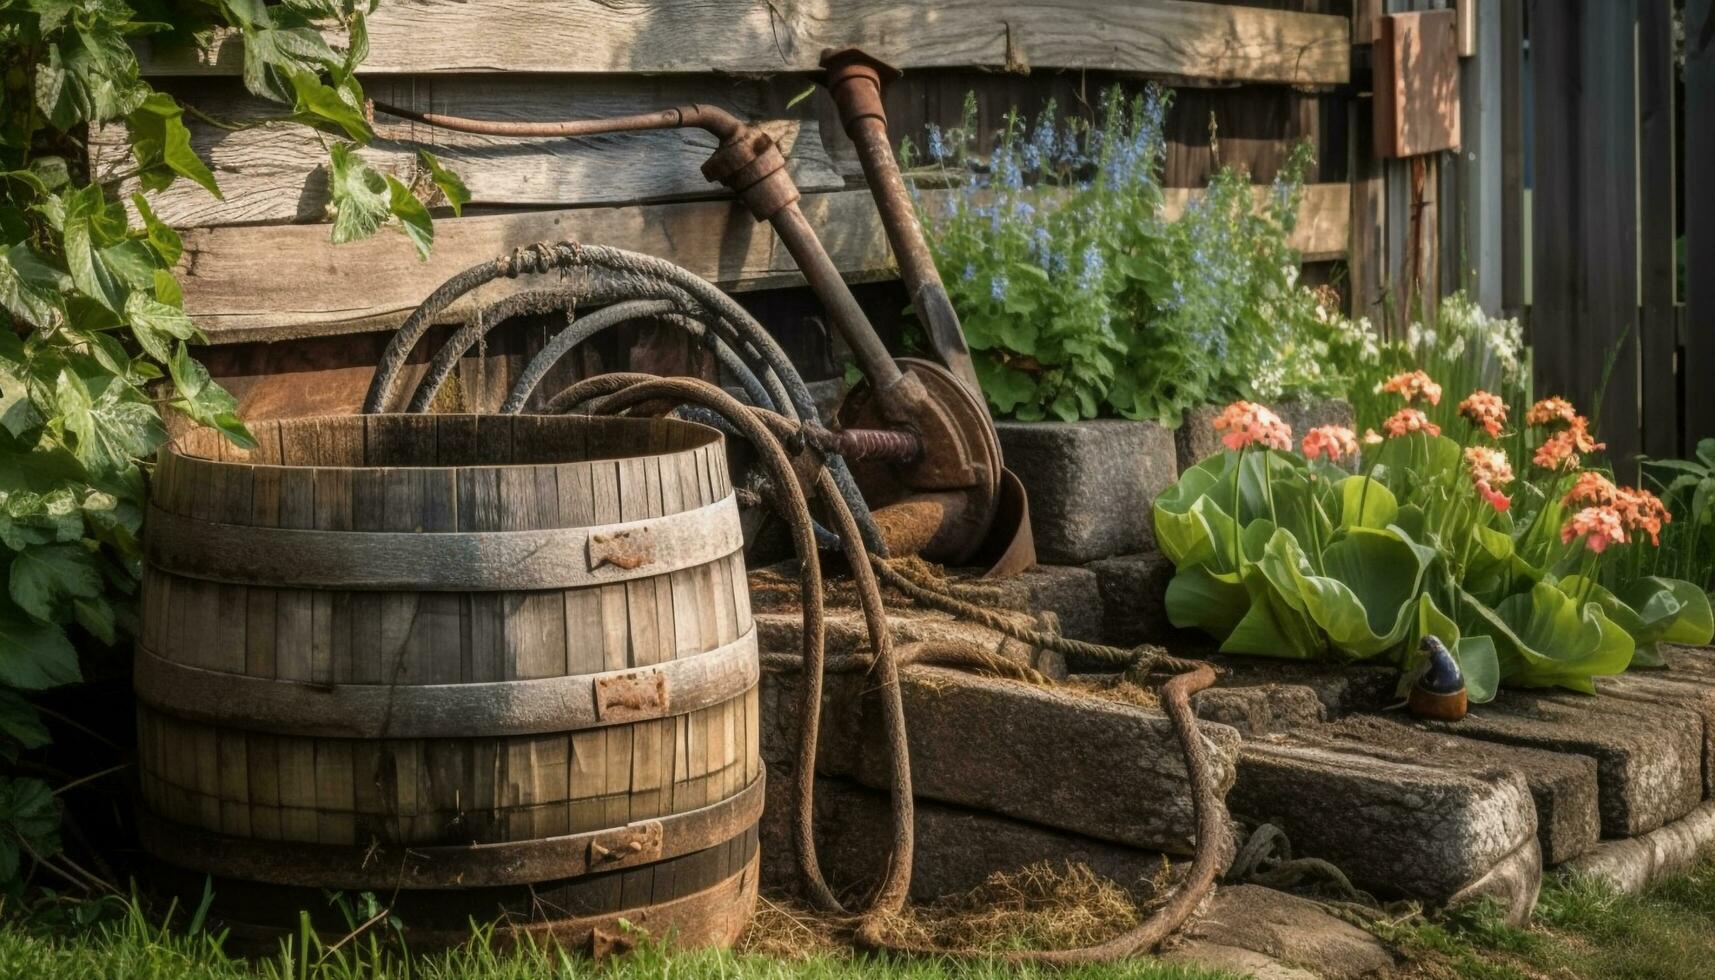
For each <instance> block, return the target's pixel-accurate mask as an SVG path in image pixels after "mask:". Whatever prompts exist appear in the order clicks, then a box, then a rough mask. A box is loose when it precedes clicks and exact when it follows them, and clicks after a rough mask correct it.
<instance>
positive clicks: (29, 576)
mask: <svg viewBox="0 0 1715 980" xmlns="http://www.w3.org/2000/svg"><path fill="white" fill-rule="evenodd" d="M9 579H10V580H9V581H8V583H7V591H8V592H9V593H10V595H11V596H12V601H13V602H15V603H17V604H18V608H19V609H22V610H24V611H25V612H27V613H29V614H30V615H31V616H34V617H35V618H37V619H39V620H41V621H43V622H47V623H54V622H60V621H62V620H64V619H65V613H66V610H67V609H68V607H69V604H70V600H72V599H88V598H92V597H94V596H98V595H100V594H101V570H100V569H99V568H98V567H96V564H95V558H94V556H93V555H91V554H90V552H89V549H88V548H85V547H83V546H82V545H77V544H50V545H40V546H37V547H34V548H26V549H24V550H23V551H20V552H19V553H18V554H17V556H16V557H14V558H13V559H12V569H11V575H10V577H9Z"/></svg>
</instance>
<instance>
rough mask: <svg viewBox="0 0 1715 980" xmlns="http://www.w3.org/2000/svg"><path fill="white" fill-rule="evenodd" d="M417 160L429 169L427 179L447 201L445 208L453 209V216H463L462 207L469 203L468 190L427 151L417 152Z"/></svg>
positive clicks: (457, 176)
mask: <svg viewBox="0 0 1715 980" xmlns="http://www.w3.org/2000/svg"><path fill="white" fill-rule="evenodd" d="M417 159H418V160H421V161H422V163H423V166H425V167H427V168H428V169H429V179H430V180H432V181H434V182H435V186H436V187H439V188H440V189H441V196H442V197H444V198H446V199H447V206H448V207H450V208H452V209H453V214H454V215H455V216H457V215H463V214H464V206H465V205H466V204H469V203H470V188H468V187H466V186H465V185H464V181H463V180H462V179H460V177H459V175H458V174H455V173H453V172H452V171H451V170H448V169H447V168H445V167H443V166H441V161H440V160H437V159H436V158H435V155H434V154H433V153H430V152H429V151H428V150H418V151H417Z"/></svg>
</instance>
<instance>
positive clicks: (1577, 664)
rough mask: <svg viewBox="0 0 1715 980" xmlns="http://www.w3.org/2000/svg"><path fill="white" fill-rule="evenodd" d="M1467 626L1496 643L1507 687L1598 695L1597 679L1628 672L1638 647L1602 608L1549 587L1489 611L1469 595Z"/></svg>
mask: <svg viewBox="0 0 1715 980" xmlns="http://www.w3.org/2000/svg"><path fill="white" fill-rule="evenodd" d="M1462 598H1463V606H1464V608H1463V613H1464V616H1465V618H1464V620H1463V624H1464V625H1465V627H1466V628H1467V630H1468V631H1470V632H1473V633H1476V634H1480V635H1484V636H1489V637H1491V638H1493V639H1494V641H1495V651H1496V653H1497V655H1498V656H1499V657H1500V662H1501V676H1502V679H1503V680H1504V682H1505V683H1507V684H1509V685H1516V686H1519V687H1556V686H1559V687H1566V688H1570V689H1571V690H1574V691H1582V692H1584V693H1586V694H1594V693H1596V685H1595V681H1594V678H1595V677H1599V676H1605V675H1609V674H1618V673H1622V672H1624V671H1625V669H1626V667H1627V665H1629V664H1630V663H1631V659H1632V653H1633V650H1634V649H1635V644H1634V643H1633V642H1632V638H1631V637H1630V636H1629V635H1627V634H1626V631H1625V630H1623V629H1621V628H1620V627H1619V626H1618V625H1617V624H1615V623H1614V621H1613V620H1611V619H1609V618H1608V616H1607V615H1606V614H1605V613H1603V611H1602V608H1601V606H1600V604H1598V603H1595V602H1588V603H1585V604H1584V605H1583V608H1582V609H1580V608H1579V607H1578V606H1579V604H1578V602H1577V600H1575V599H1574V598H1573V597H1571V596H1569V595H1567V594H1566V593H1565V592H1563V591H1561V589H1560V588H1559V587H1558V586H1556V585H1553V584H1550V583H1548V582H1538V583H1537V584H1536V585H1535V586H1533V587H1532V588H1531V590H1530V591H1529V592H1528V593H1520V594H1518V595H1513V596H1509V597H1507V598H1506V599H1505V600H1503V601H1502V602H1501V603H1500V604H1499V605H1497V606H1495V607H1494V608H1492V609H1491V608H1490V607H1488V606H1486V605H1484V604H1483V603H1481V602H1479V601H1478V600H1476V599H1475V598H1474V597H1472V596H1470V595H1469V594H1466V595H1465V596H1463V597H1462Z"/></svg>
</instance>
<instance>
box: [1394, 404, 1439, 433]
mask: <svg viewBox="0 0 1715 980" xmlns="http://www.w3.org/2000/svg"><path fill="white" fill-rule="evenodd" d="M1382 429H1383V430H1385V431H1386V432H1387V434H1388V438H1390V439H1398V438H1399V437H1400V436H1407V435H1410V434H1412V433H1413V432H1427V433H1429V434H1430V435H1432V436H1438V435H1440V434H1441V427H1440V426H1439V425H1436V424H1435V423H1434V422H1431V421H1429V416H1427V415H1424V414H1423V413H1422V412H1420V411H1418V410H1417V409H1415V408H1402V409H1400V410H1399V411H1397V412H1395V413H1393V414H1392V415H1391V416H1389V417H1388V420H1387V421H1386V422H1383V423H1382Z"/></svg>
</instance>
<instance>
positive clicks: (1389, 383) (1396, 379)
mask: <svg viewBox="0 0 1715 980" xmlns="http://www.w3.org/2000/svg"><path fill="white" fill-rule="evenodd" d="M1381 390H1382V391H1391V392H1393V393H1394V394H1397V395H1398V396H1399V397H1401V398H1403V399H1405V400H1406V402H1407V403H1410V402H1414V401H1417V400H1418V399H1419V398H1423V399H1426V400H1428V402H1429V404H1431V405H1439V404H1441V386H1440V385H1438V384H1436V383H1435V382H1434V381H1432V380H1431V379H1430V377H1429V375H1427V374H1424V373H1423V372H1422V371H1407V372H1405V373H1404V374H1396V375H1394V376H1393V377H1391V378H1389V379H1387V380H1386V381H1383V382H1382V386H1381Z"/></svg>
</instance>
